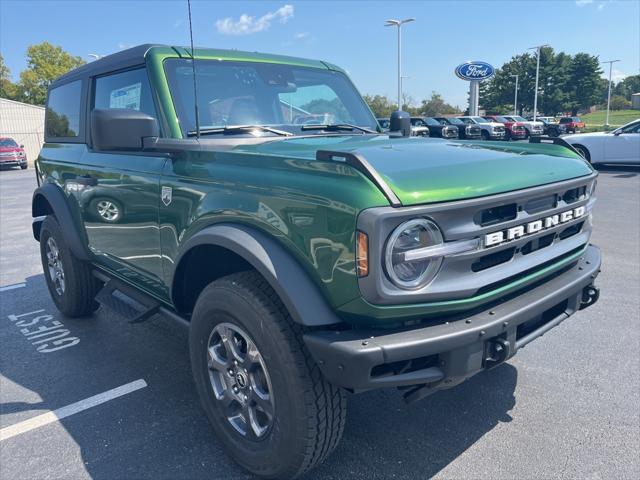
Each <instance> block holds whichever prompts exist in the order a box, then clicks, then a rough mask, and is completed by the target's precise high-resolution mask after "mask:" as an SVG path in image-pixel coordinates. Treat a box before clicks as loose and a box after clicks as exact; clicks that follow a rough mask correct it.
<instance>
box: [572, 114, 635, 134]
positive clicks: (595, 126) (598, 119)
mask: <svg viewBox="0 0 640 480" xmlns="http://www.w3.org/2000/svg"><path fill="white" fill-rule="evenodd" d="M580 118H581V119H582V121H583V122H584V123H585V124H586V125H587V128H585V129H584V131H585V132H597V131H602V130H604V123H605V120H606V119H607V111H606V110H599V111H597V112H593V113H587V114H586V115H581V116H580ZM638 118H640V110H612V111H611V112H609V124H610V126H611V127H613V128H616V127H621V126H622V125H625V124H627V123H629V122H632V121H633V120H637V119H638Z"/></svg>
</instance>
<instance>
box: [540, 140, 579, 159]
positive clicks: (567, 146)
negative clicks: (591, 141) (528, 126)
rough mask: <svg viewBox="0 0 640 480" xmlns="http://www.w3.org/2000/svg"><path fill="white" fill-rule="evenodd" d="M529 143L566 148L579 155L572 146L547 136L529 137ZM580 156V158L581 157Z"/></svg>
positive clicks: (564, 141)
mask: <svg viewBox="0 0 640 480" xmlns="http://www.w3.org/2000/svg"><path fill="white" fill-rule="evenodd" d="M529 143H541V144H542V143H550V144H553V145H560V146H561V147H564V148H568V149H569V150H571V151H572V152H573V153H577V154H578V155H580V152H578V151H577V150H576V149H575V148H574V147H573V145H571V144H570V143H569V142H567V141H566V140H564V139H562V138H560V137H549V136H548V135H537V136H529ZM580 156H581V157H582V155H580Z"/></svg>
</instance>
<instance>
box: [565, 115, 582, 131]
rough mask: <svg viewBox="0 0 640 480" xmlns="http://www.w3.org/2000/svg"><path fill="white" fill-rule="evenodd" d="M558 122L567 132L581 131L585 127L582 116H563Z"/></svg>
mask: <svg viewBox="0 0 640 480" xmlns="http://www.w3.org/2000/svg"><path fill="white" fill-rule="evenodd" d="M558 123H559V124H560V126H561V127H562V128H563V129H564V131H565V132H566V133H580V130H582V129H583V128H584V127H585V124H584V122H583V121H582V120H581V119H580V117H562V118H560V121H559V122H558Z"/></svg>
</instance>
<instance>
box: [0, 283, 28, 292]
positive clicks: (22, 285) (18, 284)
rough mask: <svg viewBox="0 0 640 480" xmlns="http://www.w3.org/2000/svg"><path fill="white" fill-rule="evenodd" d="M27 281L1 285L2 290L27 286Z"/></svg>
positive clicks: (0, 290)
mask: <svg viewBox="0 0 640 480" xmlns="http://www.w3.org/2000/svg"><path fill="white" fill-rule="evenodd" d="M26 286H27V284H26V283H14V284H13V285H7V286H6V287H0V292H4V291H5V290H13V289H14V288H22V287H26Z"/></svg>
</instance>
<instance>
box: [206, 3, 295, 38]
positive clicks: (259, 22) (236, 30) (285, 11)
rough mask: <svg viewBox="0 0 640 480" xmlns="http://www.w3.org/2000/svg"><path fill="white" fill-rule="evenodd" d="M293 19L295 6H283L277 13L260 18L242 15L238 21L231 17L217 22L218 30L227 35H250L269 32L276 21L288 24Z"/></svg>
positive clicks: (269, 13)
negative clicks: (272, 23)
mask: <svg viewBox="0 0 640 480" xmlns="http://www.w3.org/2000/svg"><path fill="white" fill-rule="evenodd" d="M292 17H293V5H283V6H282V7H280V8H279V9H278V10H276V11H275V12H267V13H266V14H264V15H263V16H261V17H260V18H256V17H252V16H251V15H248V14H246V13H243V14H242V15H240V18H239V19H238V20H234V19H233V18H231V17H227V18H223V19H221V20H218V21H216V29H217V30H218V32H219V33H223V34H225V35H250V34H252V33H258V32H262V31H264V30H268V29H269V27H270V26H271V22H273V21H274V20H279V21H280V23H287V22H288V21H289V20H290V19H291V18H292Z"/></svg>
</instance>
